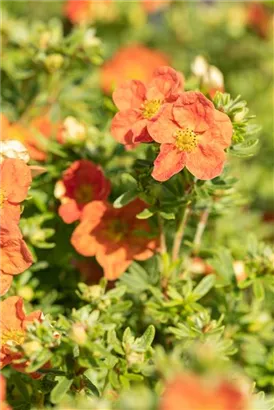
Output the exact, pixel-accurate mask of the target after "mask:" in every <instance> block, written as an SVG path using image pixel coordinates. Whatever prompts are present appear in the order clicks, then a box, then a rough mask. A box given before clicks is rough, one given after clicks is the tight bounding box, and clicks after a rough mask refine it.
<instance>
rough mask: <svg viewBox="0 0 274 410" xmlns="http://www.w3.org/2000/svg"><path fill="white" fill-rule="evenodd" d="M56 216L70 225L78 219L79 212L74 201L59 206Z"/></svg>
mask: <svg viewBox="0 0 274 410" xmlns="http://www.w3.org/2000/svg"><path fill="white" fill-rule="evenodd" d="M58 214H59V216H60V217H61V218H62V219H63V221H64V222H65V223H66V224H71V223H72V222H75V221H77V220H78V219H80V216H81V211H80V209H79V207H78V206H77V203H76V201H74V200H71V201H69V202H67V203H65V204H62V205H60V206H59V208H58Z"/></svg>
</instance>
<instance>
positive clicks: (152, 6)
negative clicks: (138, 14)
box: [141, 0, 172, 13]
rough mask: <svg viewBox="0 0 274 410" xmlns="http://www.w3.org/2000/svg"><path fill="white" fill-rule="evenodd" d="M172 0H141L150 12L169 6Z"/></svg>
mask: <svg viewBox="0 0 274 410" xmlns="http://www.w3.org/2000/svg"><path fill="white" fill-rule="evenodd" d="M171 1H172V0H141V3H142V5H143V7H144V9H145V10H146V11H147V12H148V13H155V12H156V11H159V10H162V9H164V8H165V7H167V6H169V4H170V3H171Z"/></svg>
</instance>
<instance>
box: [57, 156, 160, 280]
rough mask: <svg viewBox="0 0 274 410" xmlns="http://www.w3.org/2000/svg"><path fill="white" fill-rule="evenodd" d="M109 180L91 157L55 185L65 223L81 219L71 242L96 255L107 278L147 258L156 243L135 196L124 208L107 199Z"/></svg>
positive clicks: (61, 215) (70, 170) (80, 162)
mask: <svg viewBox="0 0 274 410" xmlns="http://www.w3.org/2000/svg"><path fill="white" fill-rule="evenodd" d="M109 194H110V182H109V180H108V179H106V178H105V176H104V174H103V171H102V169H101V167H100V166H98V165H96V164H94V163H93V162H92V161H88V160H79V161H75V162H74V163H73V164H72V165H71V166H70V167H69V168H68V169H67V170H66V171H65V172H64V174H63V179H62V180H59V181H58V182H57V183H56V186H55V196H56V197H57V198H59V199H60V201H61V205H60V207H59V211H58V212H59V215H60V217H61V218H62V219H63V221H64V222H66V223H72V222H75V221H77V220H79V219H80V224H79V225H78V226H77V227H76V229H75V230H74V232H73V234H72V238H71V243H72V245H73V246H74V248H75V249H76V250H77V252H78V253H80V254H81V255H84V256H95V257H96V259H97V261H98V262H99V264H100V265H101V266H102V267H103V269H104V274H105V276H106V278H108V279H110V280H114V279H117V278H118V277H119V276H120V275H121V274H122V273H123V272H124V271H125V270H126V269H127V267H128V266H129V265H130V263H131V262H132V260H134V259H135V260H145V259H148V258H149V257H150V256H152V255H153V253H154V251H155V250H156V247H157V241H156V239H155V237H154V238H153V239H150V238H149V237H148V236H149V235H148V234H149V233H150V228H149V225H148V223H147V222H146V221H141V220H138V219H137V218H136V215H137V214H138V213H140V212H141V211H143V210H144V209H145V204H144V203H143V202H142V201H139V200H136V201H134V202H132V203H130V204H129V205H127V206H125V207H123V208H122V209H115V208H114V207H113V205H111V204H110V203H108V202H107V199H108V196H109Z"/></svg>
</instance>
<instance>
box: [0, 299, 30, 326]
mask: <svg viewBox="0 0 274 410" xmlns="http://www.w3.org/2000/svg"><path fill="white" fill-rule="evenodd" d="M0 313H1V318H0V326H1V330H4V329H18V330H22V320H23V319H24V318H25V314H24V310H23V299H22V298H20V297H18V296H10V297H8V298H7V299H5V300H3V301H1V302H0Z"/></svg>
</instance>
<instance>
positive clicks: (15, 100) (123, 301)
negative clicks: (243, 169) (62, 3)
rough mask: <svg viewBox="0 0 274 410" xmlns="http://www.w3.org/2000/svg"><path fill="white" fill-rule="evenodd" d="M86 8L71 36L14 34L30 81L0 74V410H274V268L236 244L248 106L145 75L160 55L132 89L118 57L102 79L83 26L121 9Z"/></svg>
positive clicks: (155, 73) (269, 259) (251, 139)
mask: <svg viewBox="0 0 274 410" xmlns="http://www.w3.org/2000/svg"><path fill="white" fill-rule="evenodd" d="M78 3H80V2H74V1H69V2H67V4H66V7H65V10H66V13H67V15H68V17H69V19H70V20H71V21H72V22H73V23H75V24H76V23H77V24H76V26H75V27H74V28H71V31H70V32H69V34H64V33H63V32H62V26H61V24H60V22H59V21H53V22H51V23H50V24H48V25H46V24H45V25H43V24H42V23H41V26H39V27H37V26H35V25H34V26H31V27H29V28H28V29H27V28H26V27H25V26H23V27H22V30H25V33H29V35H28V36H25V40H24V42H22V43H20V41H19V40H18V38H17V40H16V39H14V38H13V37H12V36H11V34H10V31H5V30H4V34H5V42H4V48H5V50H6V52H7V53H8V56H10V58H11V61H18V64H19V67H20V69H21V70H22V71H21V76H20V75H19V77H18V76H17V77H16V75H15V72H14V71H13V69H12V68H10V71H9V70H8V67H7V66H6V65H5V63H4V67H3V71H4V73H5V77H4V79H3V88H4V90H5V91H4V105H3V106H4V113H3V115H2V117H1V128H2V135H1V146H0V155H1V157H0V162H1V164H0V169H1V191H0V194H1V195H0V201H1V202H0V204H1V206H0V215H1V233H0V239H1V301H0V310H1V322H0V330H1V368H3V376H2V377H1V406H2V408H3V409H11V408H13V409H17V408H18V409H19V408H20V409H26V410H27V409H33V410H34V409H49V408H56V409H60V410H61V409H64V410H65V409H66V410H67V409H81V410H82V409H98V410H99V409H101V410H108V409H120V410H129V409H132V410H202V409H203V410H264V409H265V410H270V409H271V408H273V407H272V406H273V400H272V399H271V390H272V388H273V383H274V377H273V371H274V362H273V355H274V350H273V321H272V317H271V314H272V312H273V289H274V282H273V277H274V276H273V273H274V269H273V265H274V253H273V249H272V248H271V246H270V245H269V244H268V243H263V242H262V241H259V240H258V239H257V238H256V235H255V233H256V232H254V230H253V232H245V231H244V229H245V227H244V225H243V222H242V221H243V220H244V216H245V213H246V212H247V211H248V198H245V197H244V196H243V195H241V191H240V189H239V181H241V177H242V176H241V174H239V173H238V172H237V169H238V168H237V161H235V160H234V159H233V157H238V161H244V160H245V158H246V157H250V156H252V155H253V154H254V153H256V150H257V146H258V138H257V137H256V131H257V130H258V128H257V127H255V126H254V124H253V117H252V116H250V115H249V110H248V108H247V103H246V102H245V101H243V100H242V99H241V97H236V98H235V97H234V96H231V95H230V94H228V93H224V92H221V91H220V89H221V90H222V91H224V90H223V85H222V87H215V83H212V84H211V82H210V81H209V80H208V79H207V80H208V81H205V80H204V79H205V78H206V77H205V73H203V76H202V77H203V81H200V87H197V84H198V83H199V81H198V80H199V78H200V77H201V72H200V71H199V70H198V71H199V73H198V74H197V81H196V82H194V83H193V81H192V80H191V81H190V80H189V79H188V77H187V76H185V75H184V74H183V73H182V72H180V71H178V70H176V69H175V68H173V67H171V66H169V65H162V64H160V65H159V66H157V67H155V69H154V67H153V70H152V67H151V64H150V63H151V61H152V60H153V61H155V60H154V58H152V57H153V55H154V56H155V55H156V56H157V59H158V58H159V56H161V59H164V57H163V55H161V53H160V52H159V53H158V52H157V51H155V50H154V52H153V53H156V54H153V53H152V54H150V53H149V54H148V55H150V57H151V59H152V60H150V58H148V60H147V66H145V64H146V59H145V58H144V59H143V60H142V63H143V65H144V67H142V70H141V74H140V72H139V71H138V70H137V71H136V72H137V76H136V78H135V77H134V64H135V63H134V62H133V66H132V65H131V64H129V65H127V64H125V63H123V58H122V59H120V57H119V56H121V55H122V56H123V55H124V54H123V53H124V51H125V50H122V52H120V54H119V53H118V57H119V58H118V57H115V58H113V60H112V61H110V62H108V63H107V64H105V65H104V66H103V67H102V70H103V71H101V74H100V75H96V66H97V65H99V64H100V63H101V62H102V56H101V54H102V49H101V46H102V43H101V42H100V40H99V39H98V38H97V37H96V36H95V33H94V31H92V29H91V28H88V27H87V26H86V25H85V24H87V21H86V19H87V18H88V19H91V20H92V21H94V20H97V19H101V18H102V10H103V9H105V8H108V7H111V10H112V8H115V7H116V4H115V3H114V2H113V4H111V2H102V5H101V6H102V10H101V9H100V10H99V9H96V8H95V2H91V1H83V2H81V3H82V4H81V5H80V4H78ZM109 3H110V4H109ZM152 3H153V2H145V1H143V2H140V5H141V7H144V9H145V10H146V12H147V13H151V12H153V13H154V12H155V10H156V11H157V10H158V9H161V8H162V6H163V7H168V6H169V3H171V2H167V1H165V2H163V4H161V2H155V3H157V5H156V4H152ZM140 5H139V6H140ZM80 6H81V7H80ZM156 6H157V7H156ZM155 7H156V8H155ZM95 10H96V11H97V12H98V13H97V12H96V13H95ZM112 12H113V10H112ZM112 12H111V14H110V15H111V19H110V20H109V19H108V21H107V24H112V19H113V18H114V17H115V20H116V18H117V11H115V13H114V12H113V13H114V14H112ZM100 13H101V14H100ZM83 18H84V23H85V24H82V23H83V21H82V19H83ZM80 20H81V21H80ZM80 23H81V24H80ZM11 24H12V22H11ZM78 24H79V25H78ZM134 47H135V50H138V52H139V51H140V50H141V51H142V53H143V51H144V48H140V47H139V46H136V45H135V46H134ZM127 52H128V49H127ZM145 53H147V50H145ZM117 58H118V62H117ZM166 61H167V60H166ZM201 61H202V64H203V65H205V64H207V63H206V62H205V60H201V58H200V59H199V58H198V60H197V61H196V71H197V69H198V68H199V67H198V68H197V64H198V65H199V64H200V63H201ZM199 62H200V63H199ZM190 64H191V61H190V62H189V65H190ZM137 65H138V62H137V61H136V66H137ZM120 66H121V67H123V68H125V70H122V72H125V74H124V77H125V78H122V79H121V78H118V77H117V67H120ZM106 67H107V68H106ZM128 67H129V70H128ZM208 67H209V66H208ZM210 67H212V66H210ZM214 68H216V67H214ZM17 69H18V67H17ZM106 71H107V77H108V79H111V80H108V86H107V87H106V86H105V85H104V84H105V83H104V84H103V85H102V82H101V80H100V78H101V79H102V75H103V76H104V75H106ZM8 72H9V73H10V78H8V76H7V73H8ZM102 73H103V74H102ZM138 73H139V74H140V76H139V75H138ZM97 74H98V73H97ZM100 76H101V77H100ZM210 78H211V77H210ZM10 82H12V84H14V85H15V84H16V87H11V86H10ZM192 84H194V85H193V86H192ZM101 87H102V88H103V91H104V92H105V93H106V94H103V92H102V91H101ZM112 88H114V92H113V94H112V96H111V97H109V94H110V92H111V90H112ZM237 173H238V175H237ZM236 175H237V176H238V178H236ZM228 216H230V217H231V218H232V222H230V223H229V222H227V221H228V220H227V219H226V218H228ZM222 224H224V225H225V228H222ZM230 224H233V228H234V231H233V232H235V230H236V228H238V231H239V233H238V236H236V237H234V234H231V232H230V228H231V226H230ZM257 226H258V223H257V225H256V223H254V228H256V229H257ZM242 231H244V232H242ZM242 238H243V239H242ZM233 240H234V241H236V245H235V243H234V242H233ZM241 241H242V242H241ZM235 248H236V250H235Z"/></svg>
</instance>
